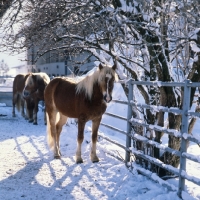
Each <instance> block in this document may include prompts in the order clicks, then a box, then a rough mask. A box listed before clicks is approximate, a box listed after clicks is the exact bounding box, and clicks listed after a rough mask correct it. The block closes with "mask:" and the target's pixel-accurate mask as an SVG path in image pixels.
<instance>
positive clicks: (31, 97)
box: [23, 72, 50, 125]
mask: <svg viewBox="0 0 200 200" xmlns="http://www.w3.org/2000/svg"><path fill="white" fill-rule="evenodd" d="M49 82H50V79H49V76H48V75H47V74H46V73H43V72H41V73H30V74H29V76H28V77H27V79H26V82H25V86H24V90H23V97H24V99H25V101H26V105H27V111H28V117H29V122H33V124H34V125H37V113H38V103H39V101H44V89H45V87H46V86H47V84H48V83H49ZM44 121H45V124H46V112H45V110H44Z"/></svg>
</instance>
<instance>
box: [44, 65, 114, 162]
mask: <svg viewBox="0 0 200 200" xmlns="http://www.w3.org/2000/svg"><path fill="white" fill-rule="evenodd" d="M115 70H116V65H114V66H113V67H108V66H105V67H103V66H102V65H101V64H100V65H99V68H98V70H96V71H95V72H94V73H93V74H90V75H88V76H86V77H85V78H84V79H83V80H81V81H80V82H78V83H75V82H73V81H72V80H70V79H66V78H65V79H64V78H55V79H53V80H52V81H51V82H50V83H49V84H48V86H47V87H46V89H45V92H44V98H45V103H46V111H47V132H48V144H49V146H50V148H53V151H54V158H60V156H61V153H60V146H59V138H60V133H61V131H62V126H63V125H64V124H65V123H66V121H67V118H68V117H70V118H77V119H78V136H77V142H78V144H77V145H78V146H77V150H76V163H82V162H83V160H82V157H81V144H82V142H83V138H84V135H83V133H84V128H85V124H86V122H87V121H89V120H92V149H91V154H90V157H91V161H92V162H98V161H99V158H98V157H97V155H96V142H97V135H98V128H99V124H100V122H101V118H102V115H103V113H104V112H105V110H106V107H107V104H106V103H109V102H110V101H111V100H112V96H111V94H112V90H113V86H114V80H115V78H117V76H116V73H115Z"/></svg>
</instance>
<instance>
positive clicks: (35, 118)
mask: <svg viewBox="0 0 200 200" xmlns="http://www.w3.org/2000/svg"><path fill="white" fill-rule="evenodd" d="M38 103H39V101H38V100H37V101H35V105H34V109H33V124H34V125H37V124H38V123H37V113H38Z"/></svg>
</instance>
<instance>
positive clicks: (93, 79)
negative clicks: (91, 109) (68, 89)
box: [76, 66, 117, 99]
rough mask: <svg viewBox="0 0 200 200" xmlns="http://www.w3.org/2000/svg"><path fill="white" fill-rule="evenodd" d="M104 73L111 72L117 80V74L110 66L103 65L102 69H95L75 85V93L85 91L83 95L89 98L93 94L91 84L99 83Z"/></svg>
mask: <svg viewBox="0 0 200 200" xmlns="http://www.w3.org/2000/svg"><path fill="white" fill-rule="evenodd" d="M106 74H111V75H112V76H113V77H114V78H115V80H116V81H117V75H116V73H115V71H114V70H113V69H112V67H108V66H106V67H103V69H101V70H100V69H99V68H98V69H97V70H96V71H94V72H93V73H91V74H88V75H87V76H86V77H85V78H84V79H83V80H81V81H80V82H79V83H78V84H77V86H76V93H77V94H79V93H80V92H81V91H84V92H85V96H86V97H88V98H89V99H91V97H92V94H93V85H94V84H95V83H99V84H100V82H101V81H102V79H103V78H104V77H105V76H106Z"/></svg>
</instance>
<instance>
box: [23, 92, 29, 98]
mask: <svg viewBox="0 0 200 200" xmlns="http://www.w3.org/2000/svg"><path fill="white" fill-rule="evenodd" d="M23 97H24V99H27V98H29V97H30V92H29V91H26V90H24V91H23Z"/></svg>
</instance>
